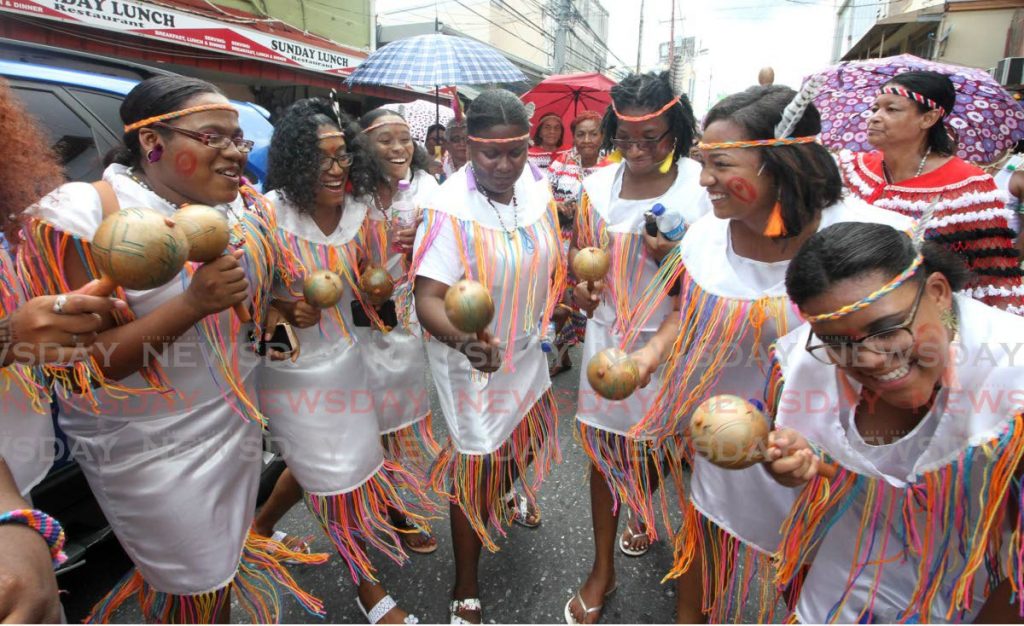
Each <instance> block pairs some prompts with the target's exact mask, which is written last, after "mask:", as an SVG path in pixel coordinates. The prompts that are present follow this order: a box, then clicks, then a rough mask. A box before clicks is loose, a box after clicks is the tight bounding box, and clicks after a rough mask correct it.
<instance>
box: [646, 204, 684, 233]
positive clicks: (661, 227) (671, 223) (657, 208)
mask: <svg viewBox="0 0 1024 626" xmlns="http://www.w3.org/2000/svg"><path fill="white" fill-rule="evenodd" d="M644 218H645V219H646V220H647V224H646V228H647V234H648V235H650V236H652V237H653V236H654V235H656V234H657V233H659V232H660V233H661V236H662V237H664V238H665V239H668V240H669V241H679V240H680V239H682V238H683V235H684V234H685V233H686V220H684V219H683V216H682V215H681V214H679V213H674V212H670V211H668V210H667V209H665V205H664V204H662V203H660V202H659V203H658V204H655V205H654V206H652V207H651V210H650V211H647V212H646V213H644Z"/></svg>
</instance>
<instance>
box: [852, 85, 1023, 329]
mask: <svg viewBox="0 0 1024 626" xmlns="http://www.w3.org/2000/svg"><path fill="white" fill-rule="evenodd" d="M955 104H956V89H955V88H954V86H953V82H952V81H951V80H949V78H948V77H947V76H945V75H943V74H939V73H938V72H905V73H903V74H897V75H896V76H894V77H893V78H892V79H891V80H890V81H889V82H887V83H885V84H884V85H882V88H881V89H880V90H879V93H878V97H877V98H876V99H875V103H874V105H873V106H872V108H871V117H870V118H869V120H868V141H869V142H870V143H871V145H873V146H874V147H875V148H877V150H876V151H874V152H867V153H853V152H848V151H844V152H842V153H840V156H839V162H840V169H841V171H842V173H843V181H844V182H845V184H846V187H847V188H848V189H849V190H850V191H851V192H853V193H854V194H856V195H858V196H860V197H861V198H864V199H865V200H867V201H868V202H869V203H870V204H874V205H875V206H878V207H881V208H883V209H889V210H890V211H896V212H898V213H902V214H904V215H908V216H910V217H914V218H917V217H920V216H921V214H922V213H924V211H925V210H926V209H928V208H929V207H930V206H931V205H932V204H933V203H934V204H935V210H934V218H933V220H932V221H931V222H930V223H929V227H930V228H931V230H930V232H929V233H928V238H929V239H932V240H934V241H937V242H939V243H941V244H943V245H945V246H946V247H948V248H949V249H950V250H952V251H953V252H954V253H956V254H957V255H958V256H960V258H962V259H963V260H964V262H965V263H967V267H968V269H970V270H971V272H972V273H973V274H974V277H973V278H972V279H971V280H970V281H968V283H967V285H966V287H965V289H966V292H967V293H968V294H970V295H971V296H972V297H974V298H977V299H979V300H981V301H982V302H984V303H986V304H991V305H993V306H997V307H999V308H1002V309H1006V310H1007V311H1010V312H1012V313H1017V314H1018V315H1020V314H1024V278H1022V277H1024V271H1022V270H1021V268H1020V255H1019V253H1018V252H1017V249H1016V247H1015V245H1014V238H1015V237H1016V236H1017V234H1016V232H1014V230H1013V229H1012V228H1011V227H1010V225H1011V223H1013V222H1014V220H1015V218H1016V216H1015V215H1014V212H1013V210H1012V209H1010V208H1008V207H1007V206H1006V205H1005V203H1006V197H1005V193H1004V192H1003V191H1001V190H1000V189H999V188H998V187H997V186H996V184H995V181H994V180H993V179H992V177H991V176H989V175H988V174H986V173H985V172H983V171H982V170H981V169H979V168H977V167H975V166H974V165H971V164H969V163H966V162H964V161H963V160H961V159H960V158H958V157H956V156H954V155H955V153H956V149H957V147H956V140H955V138H954V137H953V136H952V135H951V134H950V133H951V131H950V130H948V129H947V128H946V126H945V124H943V119H945V117H946V116H947V115H948V114H949V113H950V112H951V111H952V110H953V106H954V105H955Z"/></svg>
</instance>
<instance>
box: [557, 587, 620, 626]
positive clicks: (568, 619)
mask: <svg viewBox="0 0 1024 626" xmlns="http://www.w3.org/2000/svg"><path fill="white" fill-rule="evenodd" d="M618 588H619V584H618V582H616V583H614V584H613V585H612V588H611V589H609V590H608V591H605V592H604V597H605V599H607V598H608V596H610V595H612V594H613V593H615V590H616V589H618ZM573 600H579V601H580V608H582V609H583V621H582V622H577V621H576V618H575V617H573V616H572V608H571V607H572V601H573ZM602 608H604V605H603V604H599V605H597V606H592V607H589V608H588V607H587V603H586V602H584V601H583V596H582V595H581V594H580V592H579V591H577V592H576V595H574V596H573V597H571V598H569V601H568V602H566V603H565V623H566V624H586V623H587V618H588V617H590V614H591V613H599V612H600V611H601V609H602Z"/></svg>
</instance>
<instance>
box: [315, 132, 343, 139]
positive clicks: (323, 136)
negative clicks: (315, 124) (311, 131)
mask: <svg viewBox="0 0 1024 626" xmlns="http://www.w3.org/2000/svg"><path fill="white" fill-rule="evenodd" d="M344 136H345V133H343V132H341V131H338V130H332V131H330V132H327V133H320V134H319V135H317V136H316V138H317V141H321V140H323V139H333V138H335V137H344Z"/></svg>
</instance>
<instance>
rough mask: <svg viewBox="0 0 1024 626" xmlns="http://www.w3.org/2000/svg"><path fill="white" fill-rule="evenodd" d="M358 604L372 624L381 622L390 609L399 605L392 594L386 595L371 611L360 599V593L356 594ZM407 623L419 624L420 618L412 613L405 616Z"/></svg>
mask: <svg viewBox="0 0 1024 626" xmlns="http://www.w3.org/2000/svg"><path fill="white" fill-rule="evenodd" d="M356 604H357V605H359V610H360V611H362V612H363V615H365V616H366V621H368V622H369V623H371V624H377V623H379V622H380V620H382V619H384V616H385V615H387V614H388V611H390V610H391V609H393V608H395V607H397V606H398V603H397V602H395V599H394V598H392V597H391V596H390V595H386V596H384V597H383V598H381V599H380V600H379V601H377V604H374V605H373V608H372V609H370V610H369V611H367V610H366V607H364V606H363V601H362V600H360V599H359V596H358V595H357V596H356ZM405 623H406V624H419V623H420V620H419V618H418V617H416V616H415V615H413V614H412V613H410V614H408V615H406V616H405Z"/></svg>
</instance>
